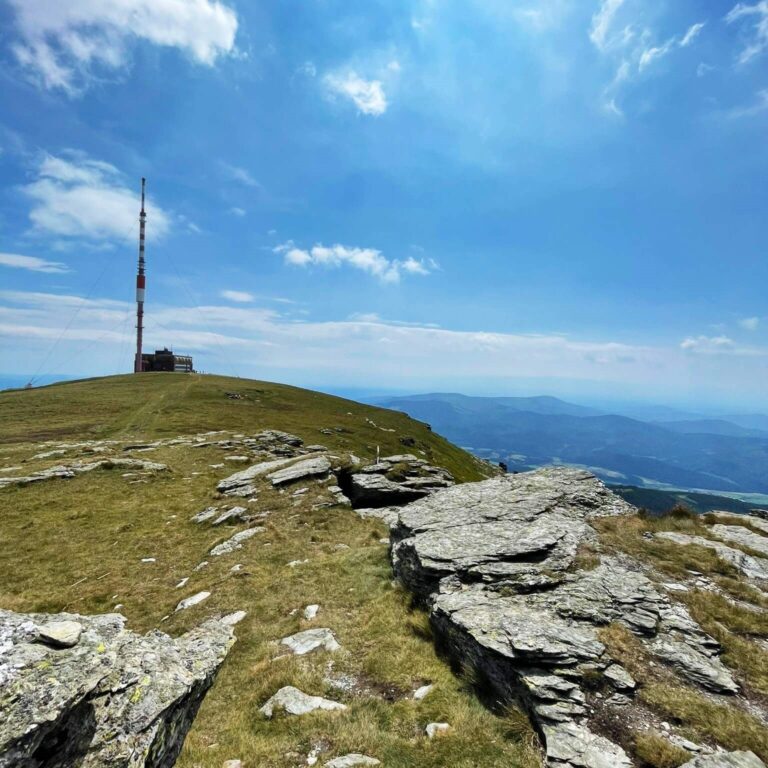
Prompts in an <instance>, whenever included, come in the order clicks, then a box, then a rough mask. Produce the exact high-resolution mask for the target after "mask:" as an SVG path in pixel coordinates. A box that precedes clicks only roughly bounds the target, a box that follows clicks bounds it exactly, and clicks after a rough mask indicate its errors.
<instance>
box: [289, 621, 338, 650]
mask: <svg viewBox="0 0 768 768" xmlns="http://www.w3.org/2000/svg"><path fill="white" fill-rule="evenodd" d="M280 642H281V643H282V644H283V645H287V646H288V647H289V648H290V649H291V651H293V653H295V654H296V655H297V656H303V655H304V654H305V653H311V652H312V651H315V650H317V649H318V648H322V649H323V650H325V651H338V650H339V649H340V648H341V646H340V645H339V643H338V641H337V640H336V638H335V636H334V634H333V632H331V630H330V629H325V628H323V629H305V630H304V631H303V632H297V633H296V634H295V635H289V636H288V637H284V638H283V639H282V640H281V641H280Z"/></svg>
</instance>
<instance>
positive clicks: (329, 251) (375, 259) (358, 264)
mask: <svg viewBox="0 0 768 768" xmlns="http://www.w3.org/2000/svg"><path fill="white" fill-rule="evenodd" d="M273 252H274V253H280V254H282V255H283V258H284V260H285V262H286V264H292V265H294V266H299V267H307V266H310V265H318V266H324V267H340V266H343V265H346V266H350V267H353V268H354V269H359V270H361V271H363V272H367V273H368V274H370V275H373V276H374V277H376V278H378V279H379V280H381V282H383V283H397V282H399V281H400V277H401V274H402V273H403V272H406V273H408V274H412V275H428V274H429V273H430V272H431V271H432V270H433V269H434V268H436V266H437V265H436V263H435V262H434V261H433V260H428V261H425V260H423V259H422V260H418V259H414V258H413V257H412V256H409V257H408V258H407V259H405V261H399V260H397V259H393V260H390V259H387V258H386V257H385V256H383V255H382V253H381V251H378V250H376V249H375V248H357V247H353V246H347V245H339V244H336V245H332V246H330V247H328V246H324V245H322V244H318V245H314V246H312V248H309V249H303V248H298V247H297V246H296V245H295V244H294V243H293V241H291V240H289V241H288V242H287V243H283V244H282V245H279V246H277V248H274V249H273Z"/></svg>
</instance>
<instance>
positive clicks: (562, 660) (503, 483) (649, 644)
mask: <svg viewBox="0 0 768 768" xmlns="http://www.w3.org/2000/svg"><path fill="white" fill-rule="evenodd" d="M635 511H636V510H634V509H633V508H632V507H631V506H630V505H629V504H627V503H626V502H624V501H623V500H621V499H620V498H619V497H617V496H615V495H614V494H613V493H611V492H610V491H609V490H608V489H607V488H606V487H605V486H604V485H603V483H601V482H600V481H599V480H597V479H596V478H595V477H593V476H592V475H590V474H589V473H586V472H583V471H580V470H572V469H563V468H555V469H543V470H538V471H535V472H529V473H525V474H520V475H508V476H505V477H498V478H494V479H491V480H487V481H485V482H480V483H472V484H467V485H462V486H456V487H453V488H449V489H446V490H442V491H439V492H437V493H435V494H434V495H432V496H430V497H428V498H425V499H422V500H420V501H416V502H413V503H411V504H409V505H407V506H405V507H404V508H402V509H401V510H400V512H399V515H398V517H397V521H396V522H395V523H394V525H393V529H392V547H391V558H392V565H393V569H394V572H395V575H396V576H397V578H398V579H399V580H400V581H401V582H402V583H403V584H404V585H405V586H406V587H407V588H408V589H409V590H411V591H412V592H413V593H414V594H415V595H416V597H417V598H418V599H419V600H420V601H421V602H422V603H423V604H424V605H426V606H427V607H428V609H429V613H430V621H431V624H432V627H433V631H434V634H435V636H436V638H437V642H438V643H439V644H440V645H442V646H443V647H444V648H445V649H446V650H447V652H448V653H449V654H450V655H451V656H452V657H453V658H454V659H455V660H456V661H458V662H460V663H462V664H464V665H468V666H469V667H470V668H473V669H475V670H476V671H477V672H478V673H479V674H480V675H481V676H482V678H483V679H485V680H486V681H487V683H488V685H489V686H490V688H491V689H492V690H493V692H494V694H495V695H496V696H497V697H498V698H500V699H501V700H502V701H507V702H515V701H520V702H521V703H522V704H523V705H524V706H525V708H526V709H527V710H528V712H529V713H530V716H531V718H532V721H533V723H534V724H535V726H536V728H537V730H538V731H539V733H540V735H541V738H542V742H543V745H544V749H545V753H546V762H547V765H548V766H550V768H608V767H609V766H611V767H619V766H627V767H628V766H631V765H633V763H632V761H631V760H630V758H629V756H628V755H627V754H626V752H625V751H624V749H623V748H622V747H621V746H620V745H619V744H617V743H615V742H613V741H612V740H611V739H610V738H609V735H606V734H604V733H601V730H602V728H601V726H600V723H599V722H598V721H597V719H596V718H595V716H594V713H595V701H594V699H593V696H592V694H591V692H590V690H589V688H590V686H589V685H588V681H592V680H594V678H595V677H598V678H602V679H604V680H606V681H607V683H608V684H609V686H610V687H611V688H612V689H613V690H614V691H615V693H614V695H613V697H612V699H613V702H614V705H615V706H617V707H624V706H628V705H631V702H632V695H633V689H634V688H635V682H634V680H633V679H632V677H631V676H630V675H629V673H628V672H627V671H626V670H625V669H623V668H622V667H621V666H620V665H618V664H617V663H616V662H615V660H613V659H612V658H611V657H610V655H609V653H608V651H607V649H606V647H605V645H604V644H603V643H602V642H601V641H600V638H599V629H600V628H601V627H606V626H608V625H610V624H612V623H618V624H621V625H623V626H625V627H626V628H627V629H629V630H630V631H631V632H632V633H633V634H634V635H635V636H637V637H638V638H639V639H640V640H641V642H642V644H643V646H644V647H645V648H646V650H647V652H648V653H649V654H650V655H651V656H653V657H656V658H657V659H658V660H659V661H660V662H661V663H663V664H666V665H669V666H670V667H671V668H672V669H674V671H675V672H676V674H678V675H679V676H680V677H681V678H683V679H684V680H685V681H687V682H688V683H689V684H692V685H695V686H697V687H699V688H701V689H703V690H705V691H708V692H711V693H712V694H716V695H725V696H732V695H733V694H736V693H737V692H738V690H739V687H738V685H737V683H736V681H735V680H734V678H733V676H732V674H731V672H730V671H729V670H728V668H727V667H726V666H725V665H724V664H723V663H722V661H721V659H720V657H719V654H720V648H719V645H718V643H717V642H716V641H715V640H714V639H713V638H712V637H709V636H708V635H707V634H706V633H705V632H704V631H703V630H702V629H701V628H700V627H699V626H698V624H697V623H696V622H695V621H694V620H693V619H692V618H691V616H690V615H689V613H688V611H687V610H686V609H685V608H684V607H683V606H682V605H680V604H679V603H676V602H674V601H673V600H672V599H671V598H670V597H669V596H668V595H667V594H665V592H664V591H663V590H662V589H660V588H659V586H657V585H656V584H655V583H654V582H653V581H651V579H650V578H649V577H648V575H646V572H645V571H646V569H645V568H644V567H643V566H641V564H639V563H638V562H635V561H634V560H632V559H631V558H629V557H626V556H607V555H602V556H599V558H598V557H597V555H596V552H597V550H598V549H599V543H598V536H597V532H596V530H595V529H594V528H593V527H592V526H591V525H590V522H591V521H593V520H595V519H596V518H599V517H605V516H620V515H631V514H634V513H635ZM585 549H586V550H588V551H590V552H591V553H592V557H591V558H589V559H588V560H587V562H584V563H582V562H581V561H580V555H583V553H584V551H585ZM729 759H730V758H729ZM733 759H734V760H736V762H722V761H721V762H717V760H720V758H718V757H716V756H715V757H713V760H714V761H710V762H706V761H704V762H694V763H692V765H712V766H720V765H723V766H726V765H742V764H743V765H762V762H761V761H759V760H758V759H757V758H756V757H754V756H749V755H748V756H746V757H744V758H741V757H739V756H737V757H735V758H733ZM739 760H742V762H739ZM743 761H746V762H743ZM755 761H757V762H755Z"/></svg>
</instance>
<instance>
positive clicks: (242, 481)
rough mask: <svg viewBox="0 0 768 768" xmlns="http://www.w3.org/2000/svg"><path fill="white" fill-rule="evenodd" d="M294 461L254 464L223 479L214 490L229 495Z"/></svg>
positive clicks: (283, 460)
mask: <svg viewBox="0 0 768 768" xmlns="http://www.w3.org/2000/svg"><path fill="white" fill-rule="evenodd" d="M294 461H297V459H296V458H295V457H292V458H287V459H275V460H274V461H262V462H260V463H258V464H254V465H253V466H252V467H248V469H243V470H242V471H240V472H235V474H234V475H230V476H229V477H226V478H224V479H223V480H221V481H220V482H219V484H218V485H217V486H216V489H217V490H218V491H219V493H229V492H230V491H233V490H235V489H237V488H240V487H242V486H245V485H249V484H250V483H251V481H252V480H255V479H256V478H257V477H261V476H262V475H268V474H269V473H270V472H274V471H275V470H278V469H280V468H281V467H285V466H287V465H288V464H292V463H293V462H294Z"/></svg>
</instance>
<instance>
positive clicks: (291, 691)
mask: <svg viewBox="0 0 768 768" xmlns="http://www.w3.org/2000/svg"><path fill="white" fill-rule="evenodd" d="M346 708H347V707H346V706H345V705H344V704H340V703H339V702H338V701H331V700H330V699H324V698H323V697H322V696H310V695H308V694H306V693H304V692H303V691H300V690H299V689H298V688H294V687H293V686H292V685H286V686H285V687H284V688H281V689H280V690H279V691H278V692H277V693H275V694H274V696H271V697H270V698H269V699H268V700H267V702H266V703H265V704H264V706H263V707H261V708H260V709H259V712H261V714H262V715H264V716H265V717H268V718H271V717H272V716H273V715H274V713H275V712H276V711H280V710H282V711H284V712H286V713H287V714H289V715H306V714H308V713H309V712H314V711H315V710H316V709H325V710H342V709H346Z"/></svg>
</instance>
